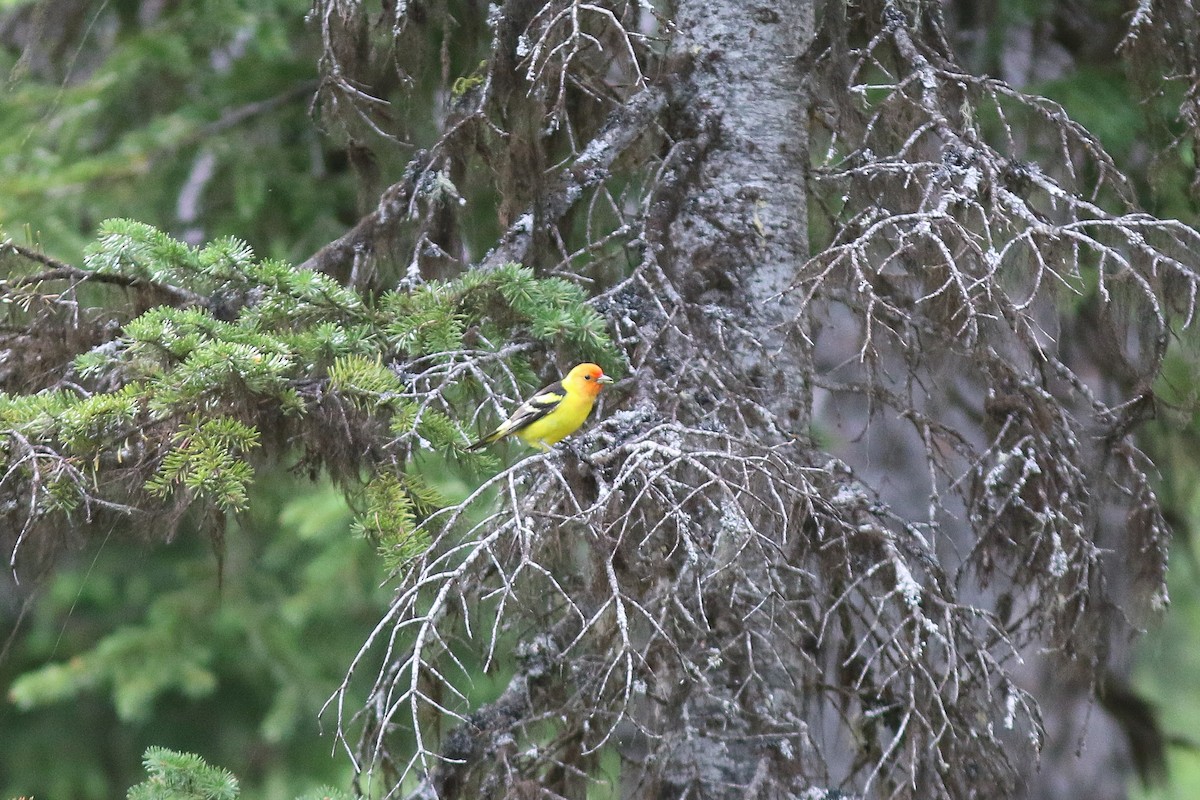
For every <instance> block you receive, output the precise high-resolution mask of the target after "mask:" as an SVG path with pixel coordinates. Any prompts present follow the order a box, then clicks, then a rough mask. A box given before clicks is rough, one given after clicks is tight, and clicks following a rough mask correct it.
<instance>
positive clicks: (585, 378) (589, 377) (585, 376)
mask: <svg viewBox="0 0 1200 800" xmlns="http://www.w3.org/2000/svg"><path fill="white" fill-rule="evenodd" d="M583 379H584V380H585V381H590V380H591V379H592V376H591V375H584V376H583Z"/></svg>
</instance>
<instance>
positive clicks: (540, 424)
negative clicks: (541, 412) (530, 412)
mask: <svg viewBox="0 0 1200 800" xmlns="http://www.w3.org/2000/svg"><path fill="white" fill-rule="evenodd" d="M595 404H596V396H595V395H594V394H592V395H587V394H582V393H580V394H573V393H569V392H568V393H566V394H564V396H563V399H562V400H561V401H560V402H559V404H558V405H557V406H555V408H554V410H553V411H552V412H551V413H549V414H547V415H546V416H545V417H543V418H542V419H539V420H538V421H536V422H533V423H531V424H530V425H528V426H527V427H524V428H522V429H520V430H518V431H517V432H516V433H517V436H518V437H519V438H520V439H521V441H523V442H525V443H526V444H528V445H530V446H532V447H536V448H538V449H539V450H544V449H545V446H546V445H551V444H556V443H558V442H559V441H561V440H562V438H563V437H564V436H567V435H569V434H571V433H574V432H575V430H576V429H577V428H579V426H580V425H582V424H583V421H584V420H586V419H587V418H588V414H591V413H592V406H594V405H595Z"/></svg>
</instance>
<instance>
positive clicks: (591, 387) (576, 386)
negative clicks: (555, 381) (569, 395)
mask: <svg viewBox="0 0 1200 800" xmlns="http://www.w3.org/2000/svg"><path fill="white" fill-rule="evenodd" d="M562 382H563V386H565V387H566V388H567V389H569V390H573V391H577V392H581V393H583V394H586V395H590V396H592V397H595V396H596V395H598V394H600V390H601V389H603V388H604V384H606V383H612V382H613V379H612V378H610V377H609V376H607V375H605V374H604V370H602V369H600V367H599V366H597V365H596V364H591V363H583V364H576V365H575V366H574V367H572V368H571V371H570V372H568V373H567V377H565V378H563V381H562Z"/></svg>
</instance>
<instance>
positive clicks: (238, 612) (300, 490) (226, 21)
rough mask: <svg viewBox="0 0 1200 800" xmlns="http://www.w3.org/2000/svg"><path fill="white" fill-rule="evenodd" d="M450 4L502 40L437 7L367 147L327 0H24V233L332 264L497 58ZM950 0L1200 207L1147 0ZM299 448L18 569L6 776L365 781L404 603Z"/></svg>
mask: <svg viewBox="0 0 1200 800" xmlns="http://www.w3.org/2000/svg"><path fill="white" fill-rule="evenodd" d="M385 5H386V4H385ZM442 6H443V7H444V8H445V9H446V10H448V16H447V19H452V20H453V24H454V25H456V26H461V28H464V29H468V30H469V29H475V32H476V39H477V40H478V41H480V42H481V44H480V48H479V49H477V50H470V49H462V48H449V47H446V46H444V44H445V42H446V41H447V40H448V35H445V34H446V32H445V31H444V30H443V31H440V32H439V31H438V30H437V29H436V28H431V29H429V31H428V35H429V37H430V38H429V40H427V41H421V42H411V43H409V44H411V45H412V46H413V47H418V48H423V49H424V51H425V52H426V53H427V54H428V59H427V61H428V63H429V65H430V69H429V70H428V71H426V72H425V73H421V74H414V75H413V78H414V82H413V83H412V84H411V85H405V86H401V85H396V86H394V87H391V91H392V94H391V95H389V100H391V101H392V107H391V113H395V114H405V115H409V116H408V117H407V118H406V120H405V129H406V131H407V135H408V136H409V137H410V138H409V141H408V142H407V143H405V147H403V148H396V149H393V150H389V149H387V148H371V149H370V152H369V153H368V152H367V151H366V150H364V149H362V148H360V147H358V145H357V141H358V140H359V139H360V138H361V137H369V136H372V135H375V134H374V133H372V131H371V128H372V127H373V126H372V124H371V123H370V121H369V120H364V123H363V125H362V126H360V127H359V128H358V129H356V130H352V131H351V130H347V129H345V128H344V127H342V125H343V121H341V120H338V119H330V118H326V116H325V115H324V114H323V107H322V106H321V104H320V103H316V102H314V96H315V93H316V91H317V87H318V80H319V70H318V61H319V59H321V58H322V56H323V53H324V50H323V45H322V42H321V39H320V33H321V32H320V28H319V26H318V25H316V24H314V22H313V20H312V19H310V18H309V14H310V11H311V8H310V4H309V3H308V2H307V1H306V0H195V1H194V2H173V1H172V0H107V1H106V2H84V1H82V0H78V1H73V0H42V1H41V2H33V1H32V0H0V78H2V80H3V86H2V88H0V229H2V233H0V235H2V237H3V238H5V239H8V240H11V241H12V242H14V243H16V244H18V245H21V246H23V247H26V248H30V249H32V250H35V251H38V252H44V253H47V254H51V255H52V256H53V257H54V258H56V259H58V260H61V261H64V262H67V263H72V264H76V263H79V262H80V261H81V260H82V258H83V254H84V252H85V249H86V248H87V247H88V245H89V244H90V243H91V242H92V241H93V239H94V238H95V234H96V230H97V226H98V224H99V223H100V222H101V221H103V220H105V219H108V218H112V217H125V218H131V219H135V220H139V221H143V222H146V223H149V224H151V225H153V226H156V227H158V228H160V229H161V230H164V231H166V232H168V233H170V234H172V235H173V236H175V237H177V238H179V239H182V240H184V241H187V242H189V243H192V244H201V243H204V242H207V241H210V240H212V239H215V238H218V237H222V236H235V237H238V238H240V239H243V240H245V241H246V242H247V243H248V244H249V245H250V246H251V247H252V248H253V250H254V251H255V253H256V254H258V255H259V256H261V257H271V258H279V259H282V260H286V261H290V262H292V263H301V262H303V261H305V259H307V258H309V257H310V256H311V255H312V254H313V253H314V252H316V251H317V250H318V249H319V248H321V247H322V246H323V245H325V244H326V243H328V242H330V241H331V240H333V239H336V238H337V237H338V236H340V235H341V234H342V233H344V232H345V230H346V229H347V228H348V227H350V226H352V225H353V224H354V223H355V222H357V221H358V220H359V218H360V217H361V216H362V214H363V213H364V212H365V211H366V210H368V209H370V208H372V207H373V206H374V203H375V202H376V200H377V198H378V192H379V191H380V189H381V188H382V185H383V184H384V183H387V182H390V181H391V180H394V178H395V176H396V175H398V174H399V173H400V171H402V170H403V167H404V164H405V163H406V161H407V157H408V155H409V154H411V152H412V151H413V150H414V149H417V148H421V147H428V146H429V145H430V144H431V143H432V142H433V140H434V139H435V138H436V136H437V135H438V133H439V131H438V130H437V127H436V124H435V120H434V119H433V118H431V117H428V116H423V114H425V113H426V112H425V110H426V109H429V108H436V107H439V105H443V106H444V105H445V104H447V103H449V102H451V100H452V99H453V97H455V96H456V94H455V93H456V92H457V93H461V92H463V91H465V90H469V88H470V86H471V81H472V80H478V73H477V69H478V67H479V64H480V60H481V57H482V56H483V55H484V54H485V52H486V41H485V40H486V36H484V34H483V32H484V31H485V29H486V17H487V13H488V6H487V4H486V3H482V2H471V0H459V1H453V2H452V1H451V0H446V2H445V3H443V4H442ZM945 6H946V13H947V16H948V18H949V19H950V20H951V26H952V30H953V32H954V34H955V37H956V38H955V40H954V44H955V46H956V48H957V49H958V51H959V53H960V55H961V58H962V60H963V61H964V62H965V63H966V64H967V65H968V66H969V67H970V68H971V69H972V71H974V72H975V73H977V74H985V73H986V74H994V75H997V76H998V77H1001V78H1003V79H1005V80H1007V81H1009V82H1010V83H1012V84H1014V85H1015V86H1017V87H1019V88H1021V89H1023V90H1024V91H1027V92H1030V93H1033V94H1040V95H1044V96H1046V97H1049V98H1051V99H1054V100H1056V101H1058V102H1059V103H1061V104H1062V105H1063V106H1064V107H1065V108H1066V110H1067V111H1068V112H1069V114H1070V115H1071V117H1073V118H1074V119H1075V120H1077V121H1078V122H1080V123H1081V124H1082V125H1083V126H1084V127H1086V128H1087V129H1088V130H1090V131H1091V132H1092V133H1093V134H1095V135H1096V136H1097V137H1098V138H1099V139H1100V140H1101V141H1102V142H1103V144H1104V146H1105V147H1106V148H1107V150H1108V151H1109V152H1110V153H1111V154H1113V156H1114V158H1115V160H1116V162H1117V163H1118V164H1119V165H1120V166H1121V168H1122V169H1124V170H1126V171H1127V174H1129V175H1130V176H1131V177H1132V179H1133V181H1134V183H1135V185H1136V186H1137V189H1138V191H1139V193H1140V195H1141V197H1140V199H1141V202H1142V203H1143V204H1144V205H1145V206H1146V207H1147V208H1148V210H1150V211H1151V212H1152V213H1154V214H1155V215H1157V216H1160V217H1173V218H1178V219H1180V220H1183V221H1184V222H1186V223H1187V224H1189V225H1192V226H1196V225H1197V224H1200V216H1198V215H1197V204H1196V202H1195V199H1194V196H1193V195H1192V194H1190V192H1189V181H1190V177H1191V167H1192V164H1190V163H1187V160H1188V159H1189V158H1191V154H1190V151H1189V150H1188V149H1187V148H1184V149H1182V150H1175V151H1171V155H1169V156H1167V157H1165V158H1160V156H1159V154H1160V153H1162V152H1163V151H1164V146H1165V145H1166V144H1167V143H1169V142H1170V141H1171V140H1172V139H1173V138H1174V137H1175V136H1176V135H1177V133H1178V125H1177V120H1176V114H1177V110H1178V107H1179V102H1178V100H1179V98H1178V97H1170V96H1160V97H1157V98H1151V99H1150V100H1148V101H1147V100H1144V99H1143V98H1142V95H1141V94H1140V92H1139V91H1138V87H1137V85H1136V84H1137V81H1138V80H1139V77H1138V76H1137V75H1136V74H1130V71H1129V70H1128V68H1127V65H1126V63H1125V62H1123V61H1122V60H1121V59H1120V58H1118V56H1117V55H1116V45H1117V43H1118V41H1119V39H1120V36H1121V35H1122V31H1123V25H1124V24H1126V23H1127V22H1128V18H1129V14H1130V13H1132V10H1133V9H1132V7H1131V6H1129V5H1128V4H1125V3H1120V2H1115V1H1113V0H1080V1H1079V2H1066V1H1065V0H1063V1H1062V2H1049V3H1044V2H1036V1H1035V0H987V1H985V2H971V1H970V0H958V1H956V2H949V3H947V4H945ZM1084 7H1086V8H1084ZM1081 9H1082V10H1081ZM456 36H457V38H456V41H458V42H462V41H469V40H470V36H469V35H464V34H462V32H461V31H459V33H458V34H456ZM473 76H474V77H473ZM388 153H395V154H396V155H395V156H394V158H395V160H394V161H392V162H388V161H387V160H386V154H388ZM371 175H376V176H387V180H384V179H383V178H379V179H378V180H376V181H375V182H372V181H371V180H370V176H371ZM488 200H489V198H488V197H487V196H486V193H483V192H482V191H480V192H476V193H475V194H474V195H472V196H471V203H472V204H479V206H478V208H477V210H475V211H473V210H472V209H471V207H470V206H468V208H467V209H466V211H465V212H464V213H465V214H467V215H468V216H469V218H470V219H471V224H469V225H466V226H464V228H465V229H467V230H471V231H474V235H477V236H478V241H477V242H476V243H475V244H476V247H475V248H474V251H475V252H481V251H482V249H483V248H484V247H485V246H486V244H487V243H488V242H491V241H493V240H494V239H495V238H496V236H497V235H498V234H499V232H500V226H499V224H498V221H497V216H496V214H495V211H494V208H492V207H490V206H489V205H488ZM493 202H494V200H493ZM466 249H467V250H468V251H471V250H472V249H473V248H472V247H471V243H470V242H468V243H467V244H466ZM1192 344H1194V343H1192ZM1197 358H1198V356H1197V351H1196V350H1195V349H1194V348H1191V349H1188V348H1185V347H1180V348H1178V350H1177V351H1173V354H1172V359H1173V361H1172V362H1171V363H1170V364H1169V365H1168V375H1167V377H1166V379H1165V380H1164V386H1163V387H1162V388H1161V390H1160V391H1161V393H1162V394H1164V395H1166V396H1169V397H1173V398H1175V399H1176V400H1178V401H1179V402H1180V403H1188V402H1191V401H1192V400H1193V399H1194V398H1193V397H1192V394H1193V388H1192V387H1191V386H1188V385H1180V383H1181V382H1186V381H1187V380H1190V379H1189V378H1188V376H1190V375H1193V374H1195V369H1196V364H1195V363H1194V362H1195V361H1196V360H1197ZM1172 376H1175V377H1176V378H1177V379H1178V380H1177V381H1176V382H1175V383H1172V380H1171V379H1172ZM1197 425H1200V422H1197V421H1195V420H1189V419H1187V414H1186V413H1183V414H1181V415H1179V416H1177V417H1176V418H1172V419H1166V420H1158V421H1155V422H1154V423H1152V424H1151V426H1149V432H1148V434H1147V438H1146V440H1145V442H1144V446H1145V448H1146V449H1147V450H1148V451H1149V452H1150V453H1152V454H1153V455H1154V456H1155V459H1156V463H1158V464H1159V466H1160V468H1161V475H1160V478H1161V485H1160V487H1159V491H1160V494H1161V495H1162V496H1163V497H1164V498H1165V499H1166V501H1167V502H1168V505H1169V508H1170V509H1171V511H1172V512H1173V513H1174V514H1175V518H1174V519H1173V523H1174V525H1175V532H1176V535H1177V539H1176V541H1175V546H1174V547H1173V551H1172V555H1171V570H1170V588H1171V597H1172V605H1171V607H1170V609H1169V611H1168V612H1167V613H1166V615H1165V617H1164V619H1163V620H1162V624H1161V625H1160V626H1157V627H1155V628H1154V629H1152V630H1151V631H1150V632H1149V634H1148V635H1147V636H1146V637H1145V638H1144V639H1143V640H1141V642H1140V643H1139V645H1138V651H1139V656H1138V660H1137V667H1136V671H1135V673H1134V682H1133V687H1134V689H1135V690H1136V692H1137V693H1138V694H1139V695H1141V696H1142V697H1143V698H1144V699H1145V700H1146V701H1147V702H1149V703H1150V704H1151V705H1152V707H1153V708H1154V710H1155V712H1156V713H1157V714H1158V715H1159V716H1160V719H1161V724H1162V726H1163V729H1164V730H1165V732H1166V734H1167V735H1168V737H1170V739H1171V741H1172V745H1171V746H1170V748H1169V751H1168V756H1169V766H1170V770H1169V774H1168V777H1167V780H1166V782H1165V783H1162V784H1159V785H1154V786H1144V785H1142V784H1141V783H1140V782H1139V781H1137V780H1136V778H1134V777H1132V776H1131V778H1130V790H1131V794H1132V796H1134V797H1137V798H1145V800H1151V798H1154V799H1162V800H1165V799H1166V798H1176V799H1178V800H1182V799H1183V798H1193V797H1197V796H1200V753H1198V752H1197V751H1196V747H1195V745H1196V743H1198V742H1200V725H1198V724H1197V722H1196V721H1197V720H1200V568H1198V566H1197V549H1196V548H1197V545H1198V543H1197V542H1196V541H1195V540H1194V537H1193V533H1192V532H1193V531H1194V530H1196V529H1197V522H1198V521H1200V494H1198V492H1197V486H1198V481H1197V479H1198V478H1200V461H1198V460H1197V447H1196V444H1197V442H1198V441H1200V440H1198V439H1197V435H1198V434H1200V430H1198V429H1197ZM287 466H288V465H286V464H280V465H278V466H277V467H276V468H274V469H267V470H260V471H259V473H258V476H257V478H256V480H255V482H254V486H253V489H252V498H251V502H250V503H249V509H250V510H249V511H247V512H245V513H243V514H240V515H237V516H235V517H231V518H230V520H229V523H228V527H227V529H226V531H225V533H224V536H223V548H222V549H221V556H220V558H218V556H217V554H216V552H215V551H214V547H213V543H212V541H211V540H210V539H209V538H207V537H205V536H200V535H197V534H195V533H193V532H190V531H189V530H188V527H187V525H186V524H185V526H184V528H183V530H182V531H181V532H180V533H179V535H178V536H176V537H175V538H174V540H173V541H171V542H170V543H169V544H163V543H161V542H158V541H155V539H154V537H153V532H146V531H141V532H139V531H128V530H121V529H117V528H114V529H113V530H112V531H111V535H109V536H106V537H104V538H103V539H101V540H90V541H88V542H87V543H86V545H85V546H82V547H79V548H76V549H73V550H72V551H71V552H70V553H69V554H68V555H67V556H65V557H64V558H62V559H61V560H60V561H59V562H58V564H57V566H56V567H55V569H54V570H53V572H52V573H51V574H49V575H48V576H47V577H46V578H45V579H44V580H40V581H38V582H36V583H34V584H33V585H28V584H23V585H20V586H18V585H16V584H15V583H14V577H13V575H11V574H7V575H5V576H3V577H0V689H2V690H3V702H2V703H0V797H5V798H8V797H18V796H20V797H34V798H39V800H41V799H45V800H49V799H50V798H110V797H121V796H124V792H125V791H126V790H127V789H128V788H129V787H130V786H133V785H134V784H136V783H138V782H140V781H142V780H144V777H145V771H144V769H143V767H142V755H143V752H144V751H145V750H146V748H147V747H149V746H155V745H156V746H163V747H168V748H172V749H176V750H181V751H187V752H192V753H196V754H198V755H200V756H202V757H203V758H204V759H206V760H207V761H208V762H209V763H210V764H213V765H218V766H220V767H223V768H226V769H228V770H230V771H231V772H233V773H234V774H235V775H236V776H237V777H238V779H239V780H240V782H241V786H242V793H243V794H242V796H244V797H247V798H264V800H265V799H268V798H269V799H270V800H282V799H283V798H292V797H296V796H297V795H300V794H302V793H304V792H306V791H309V790H311V789H313V787H315V786H318V785H321V784H330V785H334V786H342V787H346V786H348V784H349V781H350V778H351V775H352V769H351V765H350V763H349V761H348V759H347V758H346V757H345V755H344V754H343V753H341V752H335V748H334V746H333V740H332V737H331V736H330V735H329V725H330V723H329V721H328V720H327V721H326V722H325V723H324V730H323V725H322V723H320V722H319V721H318V714H319V712H320V710H321V708H322V705H323V704H324V703H325V701H326V699H327V698H328V697H329V696H330V694H331V693H332V692H333V691H334V690H335V689H336V687H337V686H338V684H339V682H340V681H341V680H342V677H343V675H344V673H345V670H346V667H347V664H348V662H349V659H350V658H351V657H352V656H353V654H354V653H355V652H356V651H357V649H358V647H359V645H360V644H361V643H362V641H363V640H364V639H365V638H366V636H367V635H368V633H369V632H370V630H371V628H372V627H373V626H374V625H375V624H376V622H377V621H378V620H379V618H380V617H381V615H382V614H383V613H384V610H385V609H386V608H387V603H388V600H389V598H390V594H391V591H390V589H389V588H388V586H387V584H386V578H387V569H386V567H385V566H384V565H383V564H382V563H381V562H380V560H379V559H378V557H377V555H376V553H375V548H374V547H373V546H372V545H371V544H370V543H369V542H367V541H366V540H364V539H363V538H362V537H361V536H359V537H356V536H355V535H353V534H352V532H351V517H352V511H351V509H350V508H349V507H348V506H347V504H346V501H345V500H344V499H343V497H342V495H341V493H340V492H339V491H337V490H335V489H334V488H332V487H331V486H328V485H324V484H319V485H317V486H316V487H314V486H313V484H311V483H309V482H308V481H307V480H305V479H304V478H303V477H302V476H296V475H293V474H291V473H290V472H289V470H288V469H287ZM436 480H437V481H438V483H439V487H440V488H441V490H442V491H444V492H445V493H446V494H448V495H450V496H457V495H460V494H461V493H462V492H463V491H464V490H465V487H466V484H465V483H463V481H462V479H461V478H459V477H457V476H455V475H453V474H450V473H448V472H447V473H445V474H441V473H439V474H438V475H437V476H436ZM139 534H149V535H148V536H139ZM368 671H369V670H368ZM503 683H504V680H503V676H500V677H496V676H492V677H488V676H485V675H482V674H481V675H480V676H479V677H478V680H477V681H476V683H475V685H474V691H477V692H478V693H479V694H478V696H479V697H480V698H489V699H490V698H491V697H494V696H495V694H496V693H497V692H498V691H499V687H501V686H502V685H503ZM352 688H353V687H352ZM365 689H366V687H365V686H364V687H362V691H363V692H365ZM1097 713H1099V712H1097ZM323 733H324V734H325V735H323ZM596 796H597V797H601V796H604V795H603V794H602V793H601V792H600V791H599V790H597V793H596Z"/></svg>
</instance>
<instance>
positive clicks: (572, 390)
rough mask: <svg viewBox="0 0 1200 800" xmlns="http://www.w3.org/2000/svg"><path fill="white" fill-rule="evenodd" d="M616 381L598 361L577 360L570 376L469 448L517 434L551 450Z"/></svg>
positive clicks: (582, 419)
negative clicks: (593, 362)
mask: <svg viewBox="0 0 1200 800" xmlns="http://www.w3.org/2000/svg"><path fill="white" fill-rule="evenodd" d="M612 382H613V379H612V378H611V377H609V376H608V375H605V374H604V370H602V369H600V367H598V366H597V365H595V364H592V363H587V362H585V363H583V364H576V365H575V366H574V367H572V368H571V371H570V372H568V373H567V374H566V377H564V378H563V379H562V380H560V381H557V382H555V383H552V384H550V385H549V386H547V387H546V388H544V389H542V390H540V391H538V392H537V393H535V394H534V395H533V396H532V397H530V398H529V399H528V400H526V401H525V402H524V403H522V404H521V405H520V406H518V407H517V410H516V411H514V412H513V413H512V415H511V416H510V417H509V418H508V419H506V420H505V421H504V422H502V423H500V426H499V427H498V428H496V430H494V431H492V432H491V433H489V434H488V435H487V436H484V437H483V438H481V439H480V440H479V441H477V442H474V443H472V444H471V445H469V446H468V447H467V450H479V449H482V448H484V447H486V446H487V445H489V444H491V443H492V442H497V441H499V440H501V439H503V438H504V437H505V436H511V435H514V434H515V435H516V437H517V438H518V439H520V440H521V441H523V442H525V444H527V445H529V446H530V447H535V448H537V449H538V450H541V451H542V452H546V453H548V452H550V446H551V445H553V444H557V443H558V442H559V441H561V440H562V439H563V438H565V437H567V436H570V435H571V434H572V433H574V432H575V431H577V430H578V429H579V426H580V425H582V424H583V422H584V420H586V419H587V418H588V415H589V414H591V413H592V406H594V405H595V404H596V396H597V395H598V394H600V390H601V389H603V388H604V385H605V384H608V383H612Z"/></svg>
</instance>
